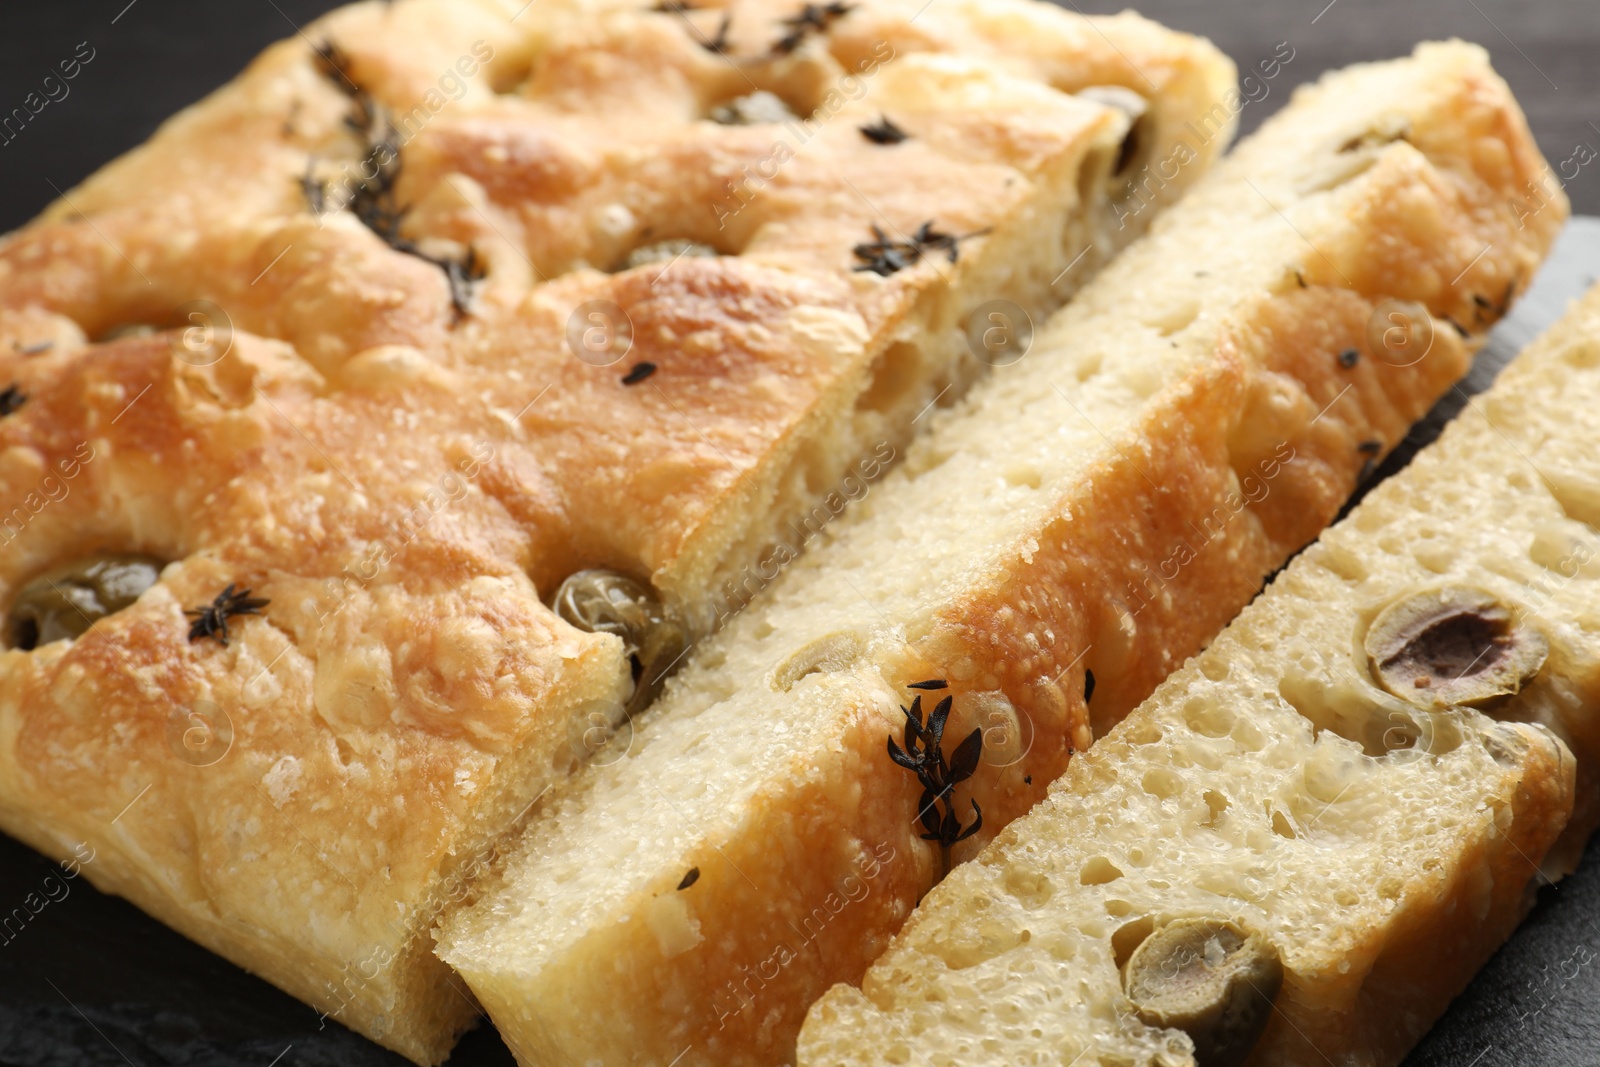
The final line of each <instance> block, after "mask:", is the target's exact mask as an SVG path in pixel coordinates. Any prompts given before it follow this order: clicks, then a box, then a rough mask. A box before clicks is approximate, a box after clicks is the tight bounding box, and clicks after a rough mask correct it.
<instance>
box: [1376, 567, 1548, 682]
mask: <svg viewBox="0 0 1600 1067" xmlns="http://www.w3.org/2000/svg"><path fill="white" fill-rule="evenodd" d="M1364 644H1365V647H1366V652H1367V657H1368V659H1369V660H1370V661H1371V666H1372V673H1373V676H1374V678H1376V680H1377V682H1378V684H1379V685H1381V686H1383V688H1384V689H1386V690H1388V691H1389V692H1391V693H1393V694H1394V695H1395V696H1397V697H1400V698H1401V699H1402V700H1405V701H1408V702H1410V703H1412V704H1416V705H1418V706H1420V707H1428V708H1433V707H1447V706H1449V705H1452V704H1456V705H1461V704H1464V705H1469V706H1472V707H1482V706H1484V705H1486V704H1492V703H1495V702H1497V701H1499V700H1502V699H1504V698H1506V697H1509V696H1512V695H1514V694H1516V693H1517V692H1519V691H1520V690H1521V689H1522V686H1523V684H1524V683H1526V682H1527V681H1529V680H1530V679H1532V678H1533V677H1534V675H1536V674H1538V673H1539V669H1540V668H1541V667H1543V666H1544V661H1545V658H1546V657H1547V656H1548V655H1549V653H1550V646H1549V644H1548V643H1547V642H1546V641H1545V639H1544V635H1543V634H1540V633H1539V632H1538V631H1537V630H1534V629H1532V628H1531V627H1527V626H1523V625H1520V624H1519V623H1518V622H1517V620H1516V619H1515V618H1514V617H1513V615H1512V613H1511V610H1510V609H1509V608H1508V607H1506V605H1504V604H1503V603H1501V602H1500V601H1499V600H1498V599H1496V598H1495V597H1494V596H1493V595H1491V594H1489V593H1487V592H1485V591H1483V590H1482V589H1474V588H1471V587H1468V586H1458V585H1453V586H1445V587H1443V588H1440V589H1430V590H1427V591H1424V592H1419V593H1412V594H1410V595H1408V596H1404V597H1401V598H1400V599H1398V600H1396V601H1394V602H1393V603H1391V604H1390V605H1389V606H1388V607H1386V608H1384V610H1383V611H1382V612H1380V613H1379V615H1378V617H1377V618H1376V619H1374V620H1373V621H1372V626H1371V628H1370V629H1369V630H1368V631H1367V636H1366V640H1365V642H1364Z"/></svg>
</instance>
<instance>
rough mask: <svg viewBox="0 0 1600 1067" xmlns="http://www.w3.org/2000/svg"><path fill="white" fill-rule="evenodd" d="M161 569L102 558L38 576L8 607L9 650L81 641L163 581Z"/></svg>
mask: <svg viewBox="0 0 1600 1067" xmlns="http://www.w3.org/2000/svg"><path fill="white" fill-rule="evenodd" d="M162 566H163V564H162V562H161V561H160V560H158V559H152V558H151V557H149V556H141V555H135V554H133V553H103V554H100V555H94V556H89V557H87V558H85V559H81V560H78V561H77V562H75V563H71V564H68V565H67V566H65V567H57V568H56V569H55V570H52V571H47V572H46V573H44V574H41V575H40V576H39V577H37V578H35V579H34V580H33V581H31V582H29V583H28V584H27V585H25V586H23V587H22V591H21V592H19V593H18V594H17V598H16V600H15V601H14V602H13V603H12V605H11V618H10V620H9V626H8V628H7V629H8V637H9V639H10V644H11V647H12V648H20V649H25V650H26V649H32V648H37V647H39V646H40V645H47V644H49V643H50V642H52V641H60V640H62V639H63V638H74V637H80V636H82V635H83V633H84V631H85V630H87V629H89V627H91V626H93V625H94V624H95V623H96V622H98V621H100V620H101V619H103V618H105V617H106V616H107V615H111V614H113V613H115V612H118V611H121V610H122V609H123V608H125V607H127V606H128V605H130V604H132V603H133V602H134V601H135V600H138V599H139V595H140V594H141V593H143V592H144V591H145V590H146V589H149V588H150V587H151V586H152V585H155V584H156V580H157V579H158V578H160V577H161V568H162Z"/></svg>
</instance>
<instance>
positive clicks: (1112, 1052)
mask: <svg viewBox="0 0 1600 1067" xmlns="http://www.w3.org/2000/svg"><path fill="white" fill-rule="evenodd" d="M1597 412H1600V287H1596V288H1594V289H1592V290H1591V291H1590V292H1589V294H1588V295H1587V296H1586V297H1584V298H1583V300H1582V301H1581V302H1580V303H1578V304H1577V305H1575V306H1574V307H1573V308H1572V309H1571V310H1570V311H1569V313H1568V314H1567V315H1566V317H1565V318H1563V319H1562V320H1561V321H1560V322H1559V323H1558V324H1556V325H1555V326H1554V327H1553V328H1552V329H1551V330H1550V331H1548V332H1547V333H1546V334H1545V335H1543V336H1542V337H1541V338H1539V339H1538V340H1536V341H1535V342H1534V343H1533V344H1532V345H1530V346H1529V348H1528V349H1527V350H1526V351H1525V352H1524V353H1523V354H1522V355H1521V356H1519V357H1518V358H1517V359H1516V360H1515V361H1514V362H1513V363H1511V364H1510V366H1508V367H1507V369H1506V370H1505V371H1504V372H1503V373H1502V374H1501V376H1500V378H1499V380H1498V381H1497V382H1496V384H1495V385H1494V386H1493V387H1492V388H1491V390H1490V391H1489V392H1487V393H1486V394H1484V395H1482V396H1479V397H1476V398H1474V400H1473V401H1472V403H1471V405H1470V406H1469V407H1468V409H1467V410H1466V411H1464V412H1463V413H1462V414H1461V415H1460V416H1458V417H1457V419H1456V420H1455V421H1454V422H1453V423H1452V424H1451V426H1449V427H1448V428H1447V429H1446V431H1445V433H1444V434H1443V435H1442V437H1441V438H1440V440H1439V441H1437V442H1436V443H1435V444H1433V445H1431V446H1429V447H1428V448H1427V449H1425V450H1424V451H1423V452H1422V453H1420V454H1419V455H1418V456H1417V458H1416V459H1415V460H1414V461H1413V463H1412V464H1411V465H1410V466H1409V467H1408V468H1407V469H1406V470H1404V471H1402V472H1400V473H1399V474H1397V475H1396V476H1394V477H1393V478H1391V479H1389V480H1388V481H1386V482H1385V483H1384V484H1383V485H1381V486H1379V487H1378V488H1377V489H1376V490H1375V491H1374V492H1373V493H1372V494H1370V495H1369V496H1368V497H1367V498H1366V499H1365V500H1364V501H1363V502H1362V503H1361V504H1360V505H1359V506H1358V507H1357V508H1356V509H1355V510H1354V511H1352V512H1351V514H1350V515H1349V516H1348V517H1347V518H1346V519H1345V520H1344V521H1343V522H1341V523H1340V524H1339V525H1338V526H1335V527H1333V528H1332V529H1330V530H1329V531H1327V532H1326V533H1325V534H1324V535H1323V537H1322V538H1321V539H1320V540H1319V541H1318V542H1317V543H1316V544H1315V545H1313V546H1311V547H1310V548H1309V549H1307V550H1306V551H1305V552H1304V553H1303V554H1302V555H1301V556H1300V557H1299V558H1298V559H1297V560H1296V561H1295V562H1294V563H1293V564H1291V565H1290V567H1289V568H1288V569H1287V570H1285V571H1284V573H1283V574H1282V575H1280V576H1279V577H1278V578H1277V579H1276V580H1275V581H1274V583H1273V584H1272V586H1271V587H1270V588H1269V589H1268V591H1267V593H1266V594H1265V595H1264V596H1263V597H1262V598H1260V599H1259V600H1258V601H1257V602H1256V603H1254V604H1252V605H1251V606H1250V607H1249V608H1248V609H1246V611H1245V612H1244V613H1243V614H1242V615H1241V616H1240V617H1239V618H1238V619H1237V620H1236V621H1235V622H1234V623H1233V624H1232V625H1231V626H1230V627H1229V628H1228V629H1227V630H1226V631H1224V633H1223V634H1222V636H1221V637H1219V638H1218V640H1217V641H1216V643H1215V644H1213V645H1212V646H1211V647H1210V648H1208V649H1207V650H1206V651H1205V652H1204V653H1203V654H1201V655H1200V656H1198V657H1197V658H1195V659H1194V660H1193V661H1191V662H1190V663H1189V664H1188V665H1187V666H1185V667H1184V668H1183V669H1182V670H1181V671H1179V672H1178V673H1176V674H1174V675H1173V676H1172V677H1170V678H1169V679H1167V680H1166V681H1165V682H1164V683H1163V684H1162V685H1161V687H1160V688H1159V689H1158V690H1157V691H1156V693H1155V694H1154V695H1153V696H1152V697H1151V698H1150V700H1148V701H1147V702H1146V703H1145V704H1144V705H1142V706H1141V707H1140V708H1138V709H1137V710H1136V711H1135V712H1134V713H1133V714H1132V715H1130V716H1129V717H1128V718H1127V719H1126V720H1124V721H1123V723H1122V724H1120V725H1119V726H1118V727H1117V728H1116V729H1114V730H1113V731H1112V732H1111V733H1110V735H1108V736H1107V737H1106V738H1105V739H1103V740H1102V741H1100V742H1098V743H1097V744H1096V745H1095V747H1094V748H1092V749H1091V750H1090V751H1089V752H1088V753H1086V754H1084V755H1083V756H1081V757H1080V758H1078V759H1077V760H1074V761H1073V764H1072V765H1071V766H1070V767H1069V769H1068V771H1067V773H1066V774H1065V775H1064V776H1063V777H1062V778H1061V779H1060V780H1059V781H1057V782H1056V783H1055V784H1053V785H1052V787H1051V792H1050V796H1049V798H1048V799H1047V800H1046V801H1045V802H1044V803H1043V804H1041V805H1040V807H1039V808H1037V809H1035V811H1034V812H1032V813H1030V814H1029V815H1027V816H1025V817H1024V818H1022V819H1020V820H1018V821H1017V822H1015V823H1013V824H1012V826H1011V827H1010V828H1009V829H1008V830H1007V831H1006V833H1005V834H1003V835H1002V836H1001V838H1000V839H998V840H997V841H996V842H995V843H994V844H993V845H991V846H990V847H989V848H988V849H986V850H985V851H984V852H983V853H982V854H981V855H980V856H979V857H978V859H977V861H976V862H974V863H972V864H968V865H966V866H965V867H963V868H961V869H959V870H957V871H956V872H954V873H953V874H952V876H951V877H950V878H949V879H947V880H946V881H945V882H944V883H943V884H941V885H940V886H939V887H938V888H937V889H935V890H934V891H933V892H932V893H931V894H929V896H928V897H927V899H926V900H925V901H924V902H923V904H922V905H921V906H920V907H919V909H918V910H917V912H916V913H915V914H914V915H913V916H912V918H911V920H910V921H909V922H908V923H907V925H906V927H905V929H904V930H903V931H902V933H901V935H900V937H899V938H898V939H897V940H896V942H895V944H894V946H893V947H892V948H891V950H890V951H889V952H888V953H887V954H886V955H885V956H884V957H883V958H882V959H881V960H880V961H879V962H878V963H876V964H875V965H874V966H873V967H872V968H871V969H870V970H869V971H868V973H867V975H866V977H865V979H864V981H863V983H862V984H861V988H855V987H851V986H838V987H835V988H834V989H833V990H832V991H830V992H829V993H828V994H827V995H826V996H825V997H824V998H822V999H821V1000H820V1001H819V1002H818V1003H817V1004H816V1005H815V1006H814V1007H813V1009H812V1011H811V1014H810V1016H809V1018H808V1020H807V1024H806V1027H805V1029H804V1031H803V1033H802V1037H801V1042H800V1056H799V1060H798V1062H799V1063H800V1064H801V1065H802V1067H844V1065H852V1067H855V1065H862V1064H888V1063H902V1062H907V1059H906V1057H908V1056H910V1057H913V1058H915V1057H922V1058H923V1059H925V1060H926V1062H928V1063H930V1064H933V1065H936V1067H943V1065H944V1064H946V1063H959V1062H968V1060H969V1057H970V1054H971V1053H972V1052H973V1050H974V1049H975V1048H978V1047H981V1048H983V1049H984V1051H985V1054H989V1055H994V1056H995V1057H997V1058H1002V1059H1004V1060H1005V1061H1006V1062H1012V1063H1032V1062H1046V1060H1045V1059H1040V1057H1041V1056H1045V1057H1046V1058H1047V1059H1048V1060H1049V1061H1052V1062H1054V1061H1059V1060H1061V1059H1066V1060H1071V1059H1073V1057H1075V1056H1076V1057H1079V1059H1078V1062H1080V1063H1083V1064H1093V1065H1111V1064H1115V1065H1118V1067H1124V1065H1139V1067H1142V1065H1151V1067H1154V1065H1163V1067H1164V1065H1168V1064H1191V1063H1193V1062H1194V1059H1193V1056H1194V1048H1193V1043H1192V1041H1191V1038H1190V1037H1189V1035H1187V1034H1185V1033H1184V1032H1182V1031H1180V1030H1178V1029H1165V1028H1163V1027H1161V1026H1159V1025H1153V1024H1147V1023H1146V1022H1144V1021H1141V1018H1140V1012H1139V1010H1138V1007H1137V1005H1135V1004H1134V1003H1133V1001H1132V1000H1131V999H1130V998H1129V997H1128V995H1127V993H1126V991H1125V988H1124V986H1125V977H1124V972H1125V969H1126V967H1127V962H1128V959H1129V957H1130V955H1131V953H1132V951H1133V949H1134V947H1135V946H1136V944H1137V943H1138V941H1139V939H1140V938H1142V937H1144V936H1148V934H1149V933H1150V932H1151V931H1152V930H1153V929H1156V928H1159V927H1160V925H1161V924H1164V923H1165V922H1167V921H1169V920H1171V919H1173V918H1177V917H1184V916H1190V915H1218V914H1221V915H1225V916H1226V917H1228V918H1230V919H1233V920H1235V921H1239V922H1242V923H1244V924H1246V925H1249V926H1252V927H1254V928H1256V929H1259V930H1262V931H1265V932H1266V933H1267V934H1268V935H1269V936H1270V938H1271V940H1272V941H1273V942H1274V943H1275V944H1276V946H1277V949H1278V951H1279V952H1280V954H1281V956H1282V959H1283V963H1284V966H1285V971H1286V974H1285V980H1284V986H1283V990H1282V992H1281V993H1279V994H1278V996H1277V999H1276V1004H1275V1007H1274V1008H1273V1010H1272V1013H1271V1017H1270V1020H1268V1021H1266V1025H1265V1030H1264V1032H1263V1033H1262V1034H1261V1036H1260V1039H1259V1044H1257V1045H1256V1046H1255V1048H1254V1051H1253V1052H1252V1053H1251V1056H1250V1058H1249V1060H1248V1061H1247V1062H1248V1063H1250V1064H1263V1065H1265V1064H1274V1065H1278V1064H1281V1065H1286V1067H1301V1065H1308V1067H1309V1065H1312V1064H1320V1063H1326V1062H1361V1063H1370V1064H1373V1065H1375V1067H1389V1065H1393V1064H1398V1063H1399V1062H1400V1061H1401V1060H1402V1059H1403V1058H1404V1056H1405V1055H1406V1053H1407V1052H1408V1051H1409V1050H1410V1049H1411V1047H1412V1046H1413V1045H1414V1044H1415V1042H1416V1041H1417V1040H1418V1039H1419V1038H1420V1037H1421V1036H1422V1034H1423V1033H1425V1032H1426V1030H1427V1029H1428V1027H1429V1026H1431V1025H1432V1023H1433V1022H1434V1020H1436V1019H1437V1018H1438V1017H1439V1015H1440V1014H1441V1013H1442V1012H1443V1011H1444V1009H1445V1007H1446V1006H1447V1005H1448V1003H1449V1001H1450V1000H1451V999H1452V998H1453V997H1454V996H1455V995H1456V994H1458V993H1459V992H1460V991H1461V990H1462V989H1463V988H1465V986H1466V984H1467V983H1468V981H1469V980H1470V979H1471V977H1472V976H1473V974H1474V973H1475V972H1476V970H1477V969H1478V968H1479V967H1480V966H1482V965H1483V963H1485V962H1486V961H1487V960H1488V958H1489V956H1490V955H1492V954H1493V952H1494V951H1495V950H1496V949H1497V948H1498V947H1499V946H1500V944H1501V943H1502V942H1503V941H1504V940H1505V939H1506V937H1508V936H1509V935H1510V933H1511V931H1512V930H1513V929H1514V928H1515V926H1516V924H1517V922H1518V921H1520V919H1521V918H1522V916H1523V915H1524V914H1525V912H1526V909H1527V908H1528V906H1529V905H1530V904H1531V902H1532V889H1533V888H1534V887H1535V886H1536V885H1537V884H1538V882H1539V880H1540V878H1541V876H1543V877H1545V878H1549V877H1552V876H1555V875H1559V874H1560V873H1562V872H1563V871H1564V870H1566V869H1570V859H1571V856H1573V855H1575V854H1576V852H1577V851H1578V850H1579V849H1581V847H1582V845H1583V843H1584V841H1585V840H1586V839H1587V838H1588V837H1589V835H1590V834H1591V833H1592V832H1593V831H1594V829H1595V828H1596V825H1597V824H1600V815H1597V811H1600V766H1597V763H1600V715H1596V713H1595V710H1596V708H1600V641H1597V640H1596V637H1595V634H1596V633H1597V632H1600V628H1597V623H1600V615H1597V614H1596V611H1595V608H1594V595H1593V590H1594V583H1595V582H1596V581H1600V567H1597V566H1596V565H1595V564H1596V561H1597V560H1600V504H1597V502H1600V462H1597V460H1596V458H1595V453H1594V450H1593V442H1594V440H1595V439H1596V436H1597V435H1600V416H1597V414H1596V413H1597ZM1449 590H1472V591H1482V592H1484V593H1486V594H1488V595H1489V596H1490V598H1491V599H1492V600H1494V601H1497V602H1498V603H1499V604H1501V605H1502V606H1504V608H1505V609H1506V610H1507V611H1508V613H1509V617H1510V619H1511V620H1512V622H1511V625H1510V629H1509V630H1508V631H1507V633H1506V634H1505V635H1504V636H1503V637H1502V640H1504V641H1506V642H1507V643H1508V644H1513V645H1514V644H1515V643H1518V642H1525V641H1528V640H1530V639H1531V640H1533V641H1534V642H1535V643H1536V644H1537V645H1539V646H1541V647H1547V649H1548V655H1547V656H1545V657H1542V658H1541V659H1540V661H1539V665H1538V666H1537V667H1536V668H1534V669H1533V671H1532V673H1531V674H1528V675H1527V676H1525V677H1521V678H1520V680H1519V684H1520V688H1518V689H1517V690H1516V691H1515V692H1511V693H1509V694H1508V695H1502V696H1500V697H1498V698H1496V699H1495V700H1494V701H1493V702H1491V703H1489V704H1488V705H1486V706H1485V707H1483V708H1482V709H1481V710H1480V709H1474V708H1472V707H1467V706H1463V705H1454V706H1451V705H1435V704H1433V703H1431V702H1430V700H1429V698H1428V697H1427V696H1426V695H1418V693H1420V692H1424V691H1425V690H1426V689H1428V688H1430V687H1431V686H1418V687H1416V689H1414V690H1413V691H1412V693H1411V694H1410V695H1409V696H1397V695H1395V693H1394V692H1393V691H1392V690H1391V689H1390V688H1389V687H1388V686H1387V685H1386V684H1385V683H1384V681H1383V680H1382V675H1381V674H1380V672H1379V669H1378V664H1379V663H1380V662H1386V661H1381V660H1379V659H1376V658H1374V654H1373V653H1372V652H1371V651H1370V650H1371V649H1372V648H1373V647H1374V646H1372V645H1371V644H1370V642H1369V637H1370V635H1371V634H1372V632H1373V631H1374V630H1375V629H1377V628H1378V627H1379V626H1380V625H1381V624H1380V622H1379V620H1380V619H1381V618H1382V617H1383V615H1384V613H1385V612H1386V611H1388V610H1389V609H1390V608H1391V607H1394V606H1396V605H1402V604H1406V603H1409V602H1412V601H1414V600H1415V599H1416V598H1419V597H1420V598H1433V599H1434V602H1438V601H1437V598H1439V597H1440V596H1441V595H1451V596H1459V595H1460V594H1453V593H1448V592H1447V591H1449ZM1473 647H1475V646H1473ZM1467 650H1468V651H1470V650H1471V647H1468V649H1467ZM1485 651H1487V650H1485ZM1450 673H1451V674H1454V671H1453V670H1452V671H1451V672H1450ZM1471 673H1472V665H1471V664H1469V665H1468V667H1467V668H1465V669H1464V670H1463V671H1462V672H1461V675H1460V676H1467V675H1470V674H1471ZM1401 691H1402V692H1404V687H1402V689H1401ZM1569 813H1570V818H1569ZM991 996H992V997H993V998H994V999H995V1000H996V1001H997V1002H998V1010H997V1013H998V1015H999V1017H1000V1019H1001V1021H999V1022H995V1023H992V1022H991V1021H990V1019H989V1018H988V1017H987V1012H986V1011H985V1010H979V1005H980V1004H982V1003H983V1002H984V1001H985V1000H986V999H988V998H989V997H991ZM1046 1003H1048V1004H1050V1005H1052V1007H1051V1008H1050V1009H1049V1011H1048V1012H1047V1011H1044V1010H1040V1011H1038V1012H1037V1013H1036V1014H1034V1015H1033V1016H1032V1018H1034V1019H1036V1020H1045V1022H1043V1023H1040V1024H1038V1025H1041V1026H1044V1027H1046V1029H1048V1033H1045V1032H1041V1031H1040V1030H1038V1029H1035V1030H1034V1031H1033V1032H1031V1033H1030V1032H1029V1030H1028V1027H1027V1025H1026V1024H1025V1023H1023V1022H1021V1021H1020V1020H1021V1018H1022V1016H1019V1015H1018V1014H1017V1007H1018V1006H1019V1005H1020V1006H1023V1007H1026V1006H1028V1005H1042V1004H1046ZM988 1007H989V1008H993V1007H994V1006H993V1005H990V1006H988Z"/></svg>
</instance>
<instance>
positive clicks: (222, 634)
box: [184, 583, 272, 648]
mask: <svg viewBox="0 0 1600 1067" xmlns="http://www.w3.org/2000/svg"><path fill="white" fill-rule="evenodd" d="M270 603H272V601H270V600H267V599H265V598H264V597H253V596H251V595H250V590H248V589H239V588H238V587H237V586H235V585H233V584H232V583H229V585H228V587H227V588H226V589H224V590H223V591H222V592H220V593H218V594H217V596H216V599H215V600H213V601H212V602H211V603H209V604H205V605H202V606H201V607H198V608H189V609H188V610H187V611H185V612H184V614H185V615H193V616H194V622H192V623H190V624H189V640H190V641H198V640H200V639H201V638H204V637H210V638H214V639H215V640H216V641H218V642H220V643H221V644H222V647H224V648H226V647H228V620H229V619H230V618H233V617H234V616H235V615H260V614H261V609H262V608H264V607H266V606H267V605H268V604H270Z"/></svg>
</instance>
